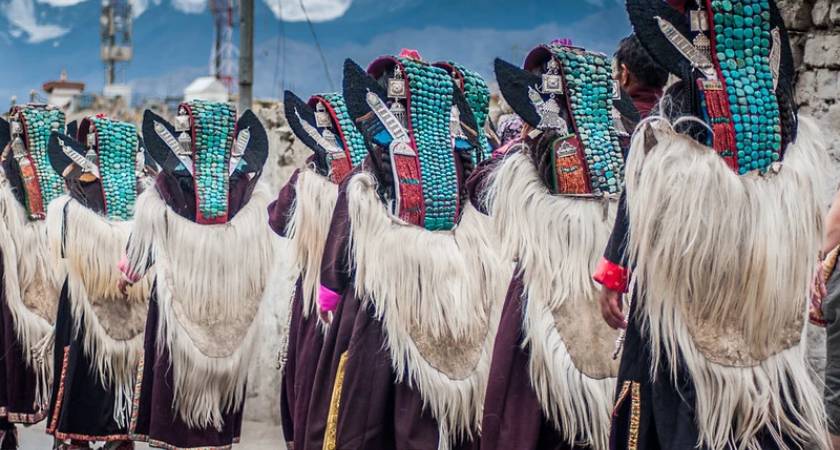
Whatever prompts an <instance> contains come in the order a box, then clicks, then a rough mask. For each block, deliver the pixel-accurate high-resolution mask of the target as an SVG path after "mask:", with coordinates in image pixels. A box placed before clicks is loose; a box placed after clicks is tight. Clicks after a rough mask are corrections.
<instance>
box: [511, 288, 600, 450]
mask: <svg viewBox="0 0 840 450" xmlns="http://www.w3.org/2000/svg"><path fill="white" fill-rule="evenodd" d="M526 295H527V294H526ZM522 328H523V330H524V332H525V338H524V340H523V345H525V346H527V348H528V349H529V350H530V358H529V364H528V373H529V374H530V376H531V386H532V387H533V388H534V392H535V393H536V394H537V398H538V399H539V401H540V406H541V407H542V410H543V413H545V415H546V416H547V417H548V419H549V420H550V421H551V422H552V423H553V424H554V425H555V426H556V427H557V428H558V429H559V430H562V431H563V437H564V438H565V439H566V442H567V443H568V444H569V445H575V444H577V445H586V446H588V447H591V448H592V449H593V450H606V449H608V448H609V436H610V422H611V420H612V415H611V409H612V405H613V395H614V394H615V386H616V379H615V378H613V377H608V378H602V379H596V378H590V377H588V376H586V375H585V374H584V373H583V372H581V371H580V370H578V369H577V367H575V364H574V361H572V358H571V355H570V354H569V351H568V350H567V348H566V344H565V343H564V342H563V339H562V338H561V337H560V334H559V333H558V332H557V325H556V324H555V323H554V318H553V316H552V313H551V310H549V309H548V308H547V307H546V305H545V304H543V303H541V302H539V301H534V300H531V299H526V300H525V311H524V324H523V327H522ZM607 357H611V355H607Z"/></svg>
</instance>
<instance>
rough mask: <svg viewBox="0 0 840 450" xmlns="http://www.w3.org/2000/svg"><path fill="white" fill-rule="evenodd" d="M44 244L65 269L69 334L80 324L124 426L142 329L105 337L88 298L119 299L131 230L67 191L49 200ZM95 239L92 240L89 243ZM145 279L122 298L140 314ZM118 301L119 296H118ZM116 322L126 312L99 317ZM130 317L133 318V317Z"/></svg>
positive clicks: (85, 346)
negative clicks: (122, 262)
mask: <svg viewBox="0 0 840 450" xmlns="http://www.w3.org/2000/svg"><path fill="white" fill-rule="evenodd" d="M47 222H48V224H49V228H48V230H47V233H48V235H49V241H50V248H51V250H52V255H53V258H54V259H55V260H63V264H64V267H65V268H66V271H67V284H68V296H69V299H70V304H71V314H72V320H73V334H74V336H76V337H77V338H78V336H79V332H80V330H81V328H82V325H84V329H85V333H84V336H83V341H82V346H83V351H84V353H85V354H86V355H87V356H88V357H89V358H90V359H91V360H92V361H93V363H94V366H93V367H92V368H91V369H93V370H96V372H97V374H98V376H99V379H100V381H101V382H102V384H103V386H104V387H106V388H111V387H113V388H114V390H115V391H116V397H115V401H114V402H115V405H114V419H115V420H116V422H117V423H118V424H119V425H122V426H125V425H127V423H128V417H129V414H130V408H131V397H132V391H133V387H134V381H135V377H136V368H137V363H138V361H139V360H140V357H141V356H142V353H143V331H142V327H141V328H140V332H139V334H137V335H135V336H133V337H132V338H130V339H124V340H120V339H115V338H113V337H111V336H110V335H109V334H108V332H107V331H106V329H105V327H104V326H103V324H102V322H101V320H100V318H99V317H98V316H97V315H96V313H95V311H94V309H93V306H92V305H91V300H90V299H91V298H95V299H121V298H122V294H121V293H120V292H119V289H118V287H117V282H118V281H119V279H120V271H119V269H118V267H117V265H118V262H119V258H120V255H122V252H123V250H124V249H125V245H126V242H127V241H128V236H129V233H130V230H131V226H132V223H131V222H112V221H109V220H108V219H107V218H105V217H103V216H101V215H99V214H96V213H95V212H93V211H90V210H89V209H87V208H86V207H84V206H82V205H80V204H79V203H78V202H76V201H75V200H72V199H71V198H70V197H69V196H63V197H59V198H58V199H56V200H55V201H53V202H52V203H51V204H50V206H49V210H48V213H47ZM92 242H95V243H96V245H91V243H92ZM150 289H151V282H150V281H149V280H148V279H144V280H141V281H140V282H139V283H137V284H135V285H134V286H132V287H130V288H129V290H128V302H130V303H132V305H131V307H132V308H137V307H139V308H141V311H135V314H140V315H141V316H142V317H143V318H145V315H146V311H147V309H146V307H145V303H146V301H147V299H148V296H149V291H150ZM120 301H122V300H120ZM102 319H103V320H110V321H111V322H110V323H111V326H117V324H119V323H121V322H122V321H125V320H127V318H126V317H110V318H102ZM135 319H137V318H136V317H135Z"/></svg>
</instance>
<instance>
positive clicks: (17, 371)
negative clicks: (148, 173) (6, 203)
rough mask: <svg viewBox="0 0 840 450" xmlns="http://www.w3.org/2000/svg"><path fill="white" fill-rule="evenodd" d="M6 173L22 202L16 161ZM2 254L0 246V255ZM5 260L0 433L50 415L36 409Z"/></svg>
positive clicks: (0, 279)
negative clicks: (11, 304)
mask: <svg viewBox="0 0 840 450" xmlns="http://www.w3.org/2000/svg"><path fill="white" fill-rule="evenodd" d="M3 172H4V173H5V174H6V176H7V178H8V179H9V184H10V185H11V189H12V192H13V193H14V196H15V198H16V199H18V201H21V202H22V201H23V194H22V193H23V189H22V187H21V181H20V176H19V172H18V168H17V164H16V163H15V161H14V158H6V159H5V160H4V161H3ZM2 251H3V248H2V243H0V252H2ZM3 274H4V267H3V260H2V258H0V432H2V431H4V430H11V429H14V425H12V424H14V423H20V424H25V425H29V424H34V423H38V422H40V421H41V420H43V419H44V418H45V417H46V416H47V411H46V410H41V409H40V408H36V406H35V390H36V387H37V384H38V383H37V380H36V378H35V371H34V369H33V368H31V367H29V366H28V364H27V363H26V358H25V357H24V349H23V347H21V345H20V342H19V341H18V338H17V333H16V332H15V322H14V318H13V317H12V312H11V310H10V309H9V305H7V304H6V286H5V277H4V276H3Z"/></svg>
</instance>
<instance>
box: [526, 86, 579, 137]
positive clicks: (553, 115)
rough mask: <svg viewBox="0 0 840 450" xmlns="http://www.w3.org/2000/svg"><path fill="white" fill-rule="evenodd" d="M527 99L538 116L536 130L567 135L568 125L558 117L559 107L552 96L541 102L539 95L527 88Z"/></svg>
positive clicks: (532, 89)
mask: <svg viewBox="0 0 840 450" xmlns="http://www.w3.org/2000/svg"><path fill="white" fill-rule="evenodd" d="M528 98H529V99H530V100H531V104H532V105H534V109H536V110H537V114H539V116H540V123H539V124H538V125H537V129H538V130H557V131H558V132H559V133H561V134H568V133H569V127H568V124H566V121H565V120H564V119H563V118H562V117H560V105H558V104H557V100H556V99H555V98H554V94H552V95H551V96H550V97H549V98H548V100H543V99H542V96H541V95H540V93H539V92H537V90H536V89H534V88H533V87H530V86H529V87H528Z"/></svg>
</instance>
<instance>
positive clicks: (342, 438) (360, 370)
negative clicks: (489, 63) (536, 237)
mask: <svg viewBox="0 0 840 450" xmlns="http://www.w3.org/2000/svg"><path fill="white" fill-rule="evenodd" d="M344 98H345V101H346V103H347V108H348V111H349V112H350V116H351V117H352V118H353V121H354V123H355V124H356V125H357V126H358V127H359V129H360V130H361V132H362V134H363V135H364V136H365V142H366V144H367V148H368V151H369V157H368V160H367V162H366V164H365V170H364V171H362V172H359V173H357V174H355V175H353V176H351V177H350V178H349V179H347V180H345V181H344V182H343V183H342V184H341V186H340V187H339V194H338V200H337V201H336V207H335V211H334V213H333V218H332V223H331V226H330V232H329V235H328V236H329V237H328V240H327V244H326V247H325V252H324V256H323V262H322V271H321V289H320V292H319V297H318V302H319V306H320V307H321V308H322V309H324V310H331V313H332V324H331V326H330V330H329V332H328V333H327V336H326V337H325V340H324V346H323V349H322V352H321V356H320V360H319V363H318V369H317V371H316V376H315V386H318V387H319V388H318V389H315V390H313V392H312V398H311V400H310V404H309V406H310V408H309V413H308V421H307V430H306V434H307V435H306V442H305V444H306V446H305V448H326V449H335V448H376V449H396V448H399V449H449V448H473V447H475V446H476V445H477V437H478V430H479V420H480V411H481V406H482V404H483V395H484V387H485V384H486V377H487V371H488V369H489V364H490V355H491V350H490V346H491V345H492V342H493V336H494V328H495V324H496V322H497V320H498V313H499V310H500V308H499V307H498V306H499V305H500V303H501V302H500V300H501V298H502V297H503V290H504V286H503V283H504V281H501V279H502V278H504V277H506V276H507V275H506V274H509V273H510V267H509V266H508V265H507V264H504V263H503V262H502V261H501V259H500V258H499V256H498V254H497V253H496V251H495V250H494V249H495V247H496V246H495V245H493V244H494V242H493V238H492V235H491V230H490V229H489V226H488V225H489V223H488V221H487V220H486V217H484V216H482V215H481V214H480V213H479V212H478V211H477V210H476V209H475V208H474V207H473V206H471V204H472V202H471V201H470V199H469V196H468V193H467V190H466V186H465V180H466V177H467V176H468V175H469V173H466V172H465V171H464V170H463V168H465V167H469V166H470V164H471V162H472V159H473V158H474V155H473V152H475V151H477V149H478V148H479V145H480V144H479V141H478V139H477V137H478V134H477V132H476V130H477V124H476V122H475V118H474V116H473V114H472V111H471V110H470V107H469V106H468V104H467V101H466V99H465V97H464V95H463V94H462V93H461V91H460V90H459V89H458V87H457V86H456V85H455V83H453V81H452V79H451V77H450V75H449V74H448V73H447V72H446V71H445V70H443V69H440V68H437V67H434V66H432V65H430V64H427V63H425V62H423V61H422V60H421V59H420V56H419V54H418V53H417V52H415V51H410V50H407V51H403V53H402V54H401V55H400V56H399V57H383V58H380V59H377V60H376V61H374V62H373V63H372V64H371V65H370V67H369V69H368V71H367V72H365V70H364V69H362V68H360V67H359V66H358V65H357V64H356V63H354V62H352V61H350V60H348V61H346V62H345V70H344Z"/></svg>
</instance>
